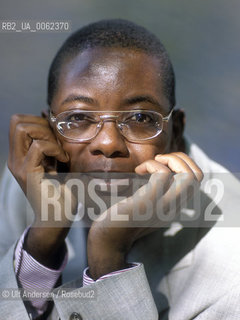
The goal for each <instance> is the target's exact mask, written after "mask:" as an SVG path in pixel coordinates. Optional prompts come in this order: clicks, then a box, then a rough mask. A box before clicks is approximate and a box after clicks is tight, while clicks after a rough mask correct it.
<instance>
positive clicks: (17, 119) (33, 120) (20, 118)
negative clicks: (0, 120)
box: [9, 114, 49, 157]
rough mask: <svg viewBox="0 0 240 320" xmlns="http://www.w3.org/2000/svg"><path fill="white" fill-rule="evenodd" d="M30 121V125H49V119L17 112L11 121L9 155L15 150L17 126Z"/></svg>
mask: <svg viewBox="0 0 240 320" xmlns="http://www.w3.org/2000/svg"><path fill="white" fill-rule="evenodd" d="M21 123H22V124H23V123H28V124H29V125H30V124H32V125H36V124H38V125H41V126H44V127H49V124H48V121H47V120H46V119H43V118H41V117H37V116H32V115H20V114H15V115H13V116H12V117H11V121H10V129H9V156H10V157H11V153H12V151H13V145H14V137H15V134H16V131H17V127H18V125H19V124H21Z"/></svg>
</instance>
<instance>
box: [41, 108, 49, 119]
mask: <svg viewBox="0 0 240 320" xmlns="http://www.w3.org/2000/svg"><path fill="white" fill-rule="evenodd" d="M41 116H42V117H43V118H44V119H47V118H48V116H49V110H48V109H44V110H42V111H41Z"/></svg>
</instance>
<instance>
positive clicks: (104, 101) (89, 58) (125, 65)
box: [51, 48, 172, 172]
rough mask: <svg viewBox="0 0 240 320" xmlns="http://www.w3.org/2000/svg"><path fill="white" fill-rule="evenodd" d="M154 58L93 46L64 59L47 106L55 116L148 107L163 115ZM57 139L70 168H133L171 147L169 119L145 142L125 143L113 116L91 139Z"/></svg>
mask: <svg viewBox="0 0 240 320" xmlns="http://www.w3.org/2000/svg"><path fill="white" fill-rule="evenodd" d="M160 70H161V69H160V67H159V61H158V59H157V58H155V57H153V56H150V55H147V54H145V53H143V52H137V51H134V50H130V49H119V48H116V49H115V48H114V49H113V48H111V49H110V48H95V49H88V50H85V51H83V52H81V53H79V54H78V55H77V56H75V57H74V58H72V59H70V60H69V61H67V62H66V63H65V64H64V65H63V66H62V70H61V73H60V77H59V83H58V89H57V92H56V93H55V95H54V98H53V101H52V105H51V109H52V113H53V114H54V115H55V116H56V115H58V114H59V113H61V112H63V111H67V110H74V109H83V110H94V111H95V110H96V111H115V110H132V109H139V108H141V109H149V110H154V111H158V112H159V113H161V114H162V115H163V116H166V115H168V113H169V110H170V105H169V101H168V100H167V98H166V97H165V95H164V94H163V89H162V85H161V76H162V75H161V72H160ZM56 134H57V138H58V140H59V141H60V142H61V144H62V147H63V149H64V150H65V151H66V152H67V153H68V155H69V157H70V171H71V172H91V171H114V172H134V169H135V167H136V166H138V165H139V164H141V163H142V162H143V161H145V160H149V159H153V158H154V156H155V155H156V154H162V153H167V152H170V151H171V150H170V145H171V139H172V122H171V120H170V121H169V122H168V123H164V126H163V131H162V133H161V134H160V135H159V136H157V137H156V138H154V139H151V140H147V141H145V142H141V143H140V142H139V143H136V142H134V143H133V142H129V141H128V140H126V139H125V138H124V137H123V136H122V135H121V133H120V132H119V131H118V128H117V126H116V123H115V122H114V121H111V122H105V123H104V125H103V127H102V129H101V131H100V132H99V133H98V135H97V136H96V137H95V138H94V139H93V140H91V141H90V142H89V141H88V142H84V143H73V142H71V141H67V140H66V139H64V138H63V137H62V136H61V135H60V134H59V133H56Z"/></svg>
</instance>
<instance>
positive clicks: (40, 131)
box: [9, 123, 57, 166]
mask: <svg viewBox="0 0 240 320" xmlns="http://www.w3.org/2000/svg"><path fill="white" fill-rule="evenodd" d="M34 139H35V140H46V141H49V142H52V143H55V144H57V141H56V138H55V136H54V135H53V133H52V131H51V129H50V128H47V127H45V126H42V125H39V124H34V125H33V124H26V123H19V124H18V125H17V126H16V130H15V137H14V139H13V142H12V146H11V152H9V160H10V161H9V162H10V163H11V164H12V165H17V166H19V165H21V163H22V162H23V161H24V157H25V156H26V154H27V152H28V150H29V148H30V146H31V144H32V141H33V140H34Z"/></svg>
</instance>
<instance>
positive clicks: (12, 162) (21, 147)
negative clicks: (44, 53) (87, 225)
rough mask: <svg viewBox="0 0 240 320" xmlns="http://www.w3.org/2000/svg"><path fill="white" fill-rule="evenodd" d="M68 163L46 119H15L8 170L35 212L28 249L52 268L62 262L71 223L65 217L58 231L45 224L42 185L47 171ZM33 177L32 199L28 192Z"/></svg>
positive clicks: (14, 116)
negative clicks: (28, 182)
mask: <svg viewBox="0 0 240 320" xmlns="http://www.w3.org/2000/svg"><path fill="white" fill-rule="evenodd" d="M50 160H51V161H50ZM68 160H69V158H68V155H67V154H66V153H65V152H64V150H63V149H62V147H61V146H60V145H59V143H58V142H57V140H56V138H55V136H54V133H53V131H52V130H51V128H50V126H49V124H48V121H47V120H46V119H44V118H42V117H38V116H33V115H13V116H12V118H11V122H10V131H9V158H8V167H9V169H10V171H11V172H12V174H13V176H14V177H15V178H16V180H17V181H18V183H19V185H20V186H21V188H22V190H23V192H24V193H25V195H26V197H27V198H28V200H29V202H30V204H31V206H32V208H33V210H34V213H35V221H34V223H33V225H32V226H31V228H30V230H29V232H28V235H27V240H26V241H25V249H26V250H27V251H28V253H29V254H31V255H32V256H33V257H34V258H35V259H36V260H37V261H39V262H40V263H42V264H44V265H45V266H47V267H52V268H57V267H58V265H59V263H61V261H60V260H61V256H62V254H63V251H64V250H63V248H64V240H65V238H66V236H67V233H68V231H69V228H70V225H69V224H70V223H69V221H67V220H66V219H65V220H64V218H63V219H62V224H60V225H59V226H58V227H57V228H56V227H52V225H51V227H49V225H48V224H47V223H46V222H41V207H40V203H41V201H40V197H41V196H40V193H41V189H40V188H41V186H40V183H41V178H42V177H43V176H44V174H45V173H46V172H49V171H50V172H51V173H52V174H56V173H57V172H56V164H57V161H59V162H65V163H66V162H68ZM29 174H31V179H30V180H29V181H30V183H31V186H30V189H31V196H29V195H28V192H27V189H28V188H27V180H28V175H29ZM28 187H29V186H28ZM62 205H63V203H62Z"/></svg>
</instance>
